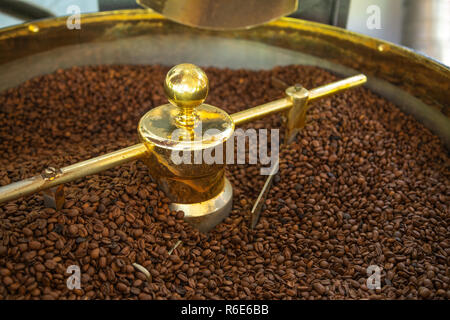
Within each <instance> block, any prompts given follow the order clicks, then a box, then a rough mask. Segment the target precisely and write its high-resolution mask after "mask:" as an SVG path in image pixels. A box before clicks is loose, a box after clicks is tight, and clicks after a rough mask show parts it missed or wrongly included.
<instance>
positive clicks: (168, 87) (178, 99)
mask: <svg viewBox="0 0 450 320" xmlns="http://www.w3.org/2000/svg"><path fill="white" fill-rule="evenodd" d="M208 90H209V83H208V77H207V76H206V74H205V72H204V71H203V70H202V69H200V68H199V67H197V66H195V65H193V64H190V63H183V64H179V65H177V66H175V67H173V68H172V69H170V70H169V72H168V73H167V76H166V80H165V82H164V91H165V92H166V95H167V98H168V99H169V101H170V103H172V104H173V105H174V106H177V107H178V108H179V109H180V115H179V116H178V118H177V122H178V123H179V124H180V125H182V126H193V125H194V124H195V120H196V119H197V114H196V112H195V108H196V107H198V106H199V105H201V104H202V103H203V101H205V99H206V96H207V95H208Z"/></svg>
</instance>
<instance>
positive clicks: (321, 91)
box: [0, 74, 367, 204]
mask: <svg viewBox="0 0 450 320" xmlns="http://www.w3.org/2000/svg"><path fill="white" fill-rule="evenodd" d="M366 81H367V77H366V76H365V75H362V74H360V75H356V76H353V77H349V78H346V79H343V80H340V81H337V82H333V83H330V84H327V85H324V86H321V87H318V88H315V89H312V90H309V95H308V99H307V101H308V103H309V102H312V101H316V100H318V99H320V98H324V97H326V96H329V95H332V94H335V93H338V92H341V91H344V90H347V89H350V88H353V87H357V86H360V85H362V84H364V83H365V82H366ZM292 106H293V101H292V99H290V98H289V97H286V98H283V99H279V100H275V101H272V102H269V103H266V104H263V105H260V106H256V107H253V108H250V109H247V110H243V111H240V112H237V113H234V114H232V115H231V119H232V120H233V121H234V123H235V125H242V124H245V123H247V122H250V121H252V120H256V119H260V118H263V117H265V116H267V115H271V114H274V113H279V112H283V111H288V110H289V109H291V108H292ZM146 154H147V148H146V146H145V145H144V144H143V143H139V144H136V145H134V146H131V147H128V148H124V149H121V150H117V151H114V152H111V153H108V154H105V155H102V156H99V157H96V158H92V159H89V160H86V161H82V162H79V163H76V164H73V165H70V166H67V167H64V168H61V169H53V168H49V169H50V170H46V172H44V173H42V174H40V175H37V176H34V177H32V178H28V179H25V180H22V181H18V182H13V183H11V184H9V185H6V186H3V187H0V204H1V203H3V202H6V201H11V200H15V199H18V198H20V197H24V196H27V195H30V194H33V193H36V192H39V191H43V190H46V189H49V188H52V187H55V186H57V185H60V184H63V183H67V182H71V181H74V180H77V179H79V178H83V177H86V176H88V175H92V174H97V173H99V172H102V171H105V170H108V169H111V168H114V167H116V166H119V165H122V164H124V163H127V162H130V161H133V160H137V159H140V158H143V157H145V156H146Z"/></svg>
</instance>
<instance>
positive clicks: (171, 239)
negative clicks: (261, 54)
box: [0, 66, 450, 299]
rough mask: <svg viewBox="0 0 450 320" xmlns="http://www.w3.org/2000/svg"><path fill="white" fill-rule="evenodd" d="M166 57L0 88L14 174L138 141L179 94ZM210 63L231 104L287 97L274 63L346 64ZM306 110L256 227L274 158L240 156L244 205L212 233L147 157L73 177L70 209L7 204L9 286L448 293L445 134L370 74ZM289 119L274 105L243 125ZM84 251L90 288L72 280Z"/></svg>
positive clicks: (1, 230)
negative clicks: (174, 203) (196, 221)
mask: <svg viewBox="0 0 450 320" xmlns="http://www.w3.org/2000/svg"><path fill="white" fill-rule="evenodd" d="M168 69H169V68H167V67H161V66H95V67H94V66H91V67H74V68H71V69H68V70H58V71H57V72H55V73H53V74H49V75H44V76H41V77H37V78H35V79H31V80H29V81H26V82H25V83H23V84H21V85H20V86H18V87H16V88H12V89H8V90H5V91H3V92H1V93H0V137H1V139H0V185H5V184H8V183H11V182H13V181H17V180H20V179H23V178H27V177H30V176H33V175H35V174H36V173H39V172H42V170H43V168H45V167H48V166H53V167H63V166H66V165H69V164H73V163H76V162H79V161H82V160H86V159H88V158H91V157H94V156H98V155H100V154H104V153H107V152H111V151H114V150H117V149H120V148H124V147H127V146H130V145H132V144H134V143H136V141H137V135H136V127H137V124H138V122H139V119H140V117H141V116H142V115H143V114H144V113H145V112H147V111H148V110H149V109H151V108H153V107H156V106H158V105H161V104H165V103H167V99H166V98H165V97H164V88H163V83H164V77H165V74H166V72H167V71H168ZM205 70H206V73H207V74H208V77H209V80H210V87H211V88H210V93H209V96H208V99H207V103H210V104H212V105H216V106H218V107H221V108H223V109H224V110H225V111H227V112H228V113H230V114H232V113H234V112H237V111H241V110H243V109H245V108H248V107H249V106H255V105H258V104H262V103H266V102H268V101H272V100H275V99H279V98H282V97H284V90H281V89H280V88H278V87H275V86H273V85H272V83H271V81H268V79H271V78H272V77H276V78H278V79H280V80H282V81H283V82H286V83H288V84H295V83H301V84H302V85H304V86H305V87H307V88H314V87H317V86H319V85H322V84H325V83H330V82H332V81H335V80H337V79H338V78H337V77H336V76H335V75H332V74H330V73H328V72H326V71H324V70H321V69H319V68H315V67H306V66H287V67H276V68H274V69H272V70H268V71H249V70H234V71H232V70H228V69H223V70H221V69H215V68H206V69H205ZM149 88H151V90H150V89H149ZM308 114H309V122H308V124H307V125H306V127H305V128H304V129H303V130H302V131H301V132H300V133H299V134H298V136H297V138H296V140H295V141H294V142H293V143H292V144H289V145H284V146H282V147H281V149H280V167H279V171H278V173H277V175H276V176H275V178H274V183H273V186H272V187H271V189H270V192H269V194H268V196H267V199H266V201H265V203H264V208H263V211H262V213H261V217H260V220H259V223H258V224H257V226H256V228H255V229H254V230H252V229H250V228H249V227H248V225H249V223H250V210H251V207H252V205H253V204H254V202H255V200H256V198H257V196H258V194H259V192H260V190H261V188H262V187H263V185H264V182H265V180H266V176H263V175H260V171H259V170H260V168H261V166H260V165H246V164H242V165H241V164H236V165H227V177H228V179H229V180H230V181H231V183H232V184H233V190H234V191H233V192H234V201H233V209H232V212H231V214H230V216H229V217H228V218H227V219H225V220H224V221H223V222H222V223H221V224H219V225H218V226H217V227H215V228H214V229H213V230H212V231H211V232H209V233H208V234H203V233H200V232H198V231H197V230H195V229H193V228H192V227H191V226H190V225H189V224H187V223H186V222H185V221H183V217H184V213H183V212H182V211H178V212H172V211H170V209H169V207H168V204H169V203H170V200H169V199H168V198H167V197H166V196H165V194H164V193H163V192H162V191H161V190H160V189H159V187H158V186H157V185H156V184H155V183H154V182H153V181H152V180H151V177H150V175H149V171H148V168H147V167H146V166H145V165H144V164H143V163H141V162H139V161H136V162H131V163H128V164H125V165H122V166H120V167H117V168H113V169H110V170H107V171H105V172H102V173H101V174H98V175H94V176H89V177H86V178H85V179H80V180H77V181H74V182H71V183H70V184H67V185H66V186H65V192H66V202H65V205H64V208H63V209H62V210H60V211H55V210H53V209H48V208H45V207H44V204H43V200H42V195H39V194H36V195H32V196H30V197H26V198H22V199H19V200H16V201H10V202H7V203H4V204H1V205H0V266H1V268H0V298H3V299H31V298H40V299H117V298H123V299H171V298H173V299H212V298H214V299H216V298H223V299H236V298H240V299H319V298H320V299H360V298H363V299H393V298H395V299H399V298H403V299H449V298H450V288H449V284H450V280H449V277H448V275H447V273H448V266H447V264H448V263H447V255H448V251H449V240H448V228H449V225H448V222H449V220H448V204H449V203H448V199H449V195H450V187H449V186H450V181H449V180H450V179H449V172H450V170H449V168H450V162H449V158H448V153H447V151H446V150H445V148H444V147H443V144H442V142H441V141H440V140H439V139H438V138H437V137H436V136H434V135H432V134H431V133H430V131H429V130H428V129H426V128H424V127H423V126H422V125H421V124H419V123H418V122H417V121H416V120H414V119H413V118H412V117H411V116H409V115H406V114H404V113H402V112H401V111H400V109H399V108H397V107H396V106H395V105H393V104H392V103H390V102H388V101H386V100H385V99H383V98H381V97H379V96H378V95H375V94H373V93H372V92H370V91H369V90H367V89H366V88H357V89H352V90H349V91H347V92H345V93H341V94H338V95H335V96H332V97H328V98H325V99H323V100H321V101H319V102H317V103H313V104H312V105H311V108H310V110H309V111H308ZM280 126H281V121H280V117H279V115H273V116H269V117H266V118H264V119H261V120H257V121H253V122H251V123H249V124H247V125H245V126H243V129H248V128H254V129H256V130H257V129H262V128H267V129H271V128H280ZM283 135H284V133H283V132H282V131H281V138H283ZM269 140H270V139H269ZM248 147H249V148H255V147H257V146H256V145H252V146H248ZM246 156H248V150H247V154H246ZM178 241H180V244H179V245H178V246H177V248H176V249H175V250H173V251H170V250H171V249H172V248H173V247H174V246H175V244H176V243H178ZM169 252H171V254H170V255H169ZM133 263H137V264H139V265H141V266H142V267H144V268H145V269H147V270H148V275H150V276H147V275H146V274H144V273H143V272H141V271H138V270H137V269H136V268H134V267H133V266H132V264H133ZM71 265H77V266H79V267H80V269H81V270H80V272H81V275H82V284H81V290H67V289H66V288H67V285H66V281H67V279H68V277H69V276H70V274H69V273H66V270H67V267H68V266H71ZM369 265H377V266H379V267H380V268H382V271H381V272H382V275H385V276H383V277H382V282H381V285H382V288H381V290H373V289H369V288H367V278H368V274H367V268H368V267H369Z"/></svg>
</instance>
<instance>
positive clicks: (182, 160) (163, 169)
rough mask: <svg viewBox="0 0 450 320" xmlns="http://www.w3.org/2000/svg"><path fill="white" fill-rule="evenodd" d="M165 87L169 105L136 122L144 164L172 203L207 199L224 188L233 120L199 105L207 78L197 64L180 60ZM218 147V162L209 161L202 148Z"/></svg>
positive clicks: (217, 110) (218, 110)
mask: <svg viewBox="0 0 450 320" xmlns="http://www.w3.org/2000/svg"><path fill="white" fill-rule="evenodd" d="M164 89H165V92H166V95H167V98H168V100H169V101H170V103H171V104H165V105H162V106H159V107H157V108H153V109H152V110H150V111H149V112H147V113H146V114H145V115H144V116H143V117H142V118H141V120H140V121H139V125H138V133H139V137H140V139H141V141H142V142H143V143H144V144H145V145H146V147H147V148H148V151H149V156H148V157H147V158H146V159H145V160H144V162H145V163H146V164H147V166H148V168H149V171H150V174H151V176H152V177H153V179H155V180H156V181H157V182H158V184H159V186H160V187H161V188H162V189H163V190H164V192H165V193H166V195H167V196H168V197H169V199H170V200H171V201H173V202H176V203H197V202H202V201H206V200H208V199H211V198H213V197H215V196H217V195H218V194H219V193H220V192H221V191H222V190H223V187H224V178H225V159H226V158H225V150H226V148H225V147H224V144H225V142H226V141H227V140H228V139H229V138H230V137H231V136H232V134H233V132H234V123H233V121H232V120H231V118H230V116H229V115H228V114H227V113H226V112H225V111H223V110H221V109H219V108H216V107H213V106H211V105H208V104H204V103H203V101H205V99H206V96H207V94H208V78H207V77H206V74H205V73H204V72H203V70H201V69H200V68H199V67H197V66H195V65H192V64H187V63H183V64H179V65H177V66H175V67H173V68H172V69H170V70H169V72H168V73H167V75H166V79H165V82H164ZM220 148H221V153H222V161H221V162H220V161H219V162H220V164H217V163H207V161H206V159H205V158H204V154H205V152H208V151H209V152H210V153H209V154H211V151H212V150H215V151H216V152H220ZM174 155H175V156H178V158H176V159H175V160H174V158H173V156H174Z"/></svg>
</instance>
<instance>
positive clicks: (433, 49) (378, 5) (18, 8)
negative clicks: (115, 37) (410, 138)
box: [0, 0, 450, 66]
mask: <svg viewBox="0 0 450 320" xmlns="http://www.w3.org/2000/svg"><path fill="white" fill-rule="evenodd" d="M73 5H76V6H78V8H79V9H80V11H81V13H86V12H97V11H109V10H118V9H127V8H139V6H138V5H137V4H136V2H135V0H0V28H4V27H7V26H11V25H15V24H19V23H22V22H25V21H30V20H35V19H41V18H45V17H50V16H65V15H69V14H70V11H68V8H69V7H70V6H73ZM291 16H292V17H295V18H300V19H306V20H311V21H316V22H321V23H325V24H329V25H335V26H339V27H341V28H346V29H348V30H351V31H355V32H359V33H362V34H366V35H369V36H372V37H375V38H379V39H383V40H386V41H390V42H393V43H396V44H400V45H404V46H407V47H410V48H413V49H415V50H417V51H419V52H422V53H424V54H426V55H428V56H430V57H433V58H434V59H436V60H438V61H440V62H441V63H443V64H446V65H449V66H450V0H299V5H298V10H297V12H295V13H293V14H292V15H291Z"/></svg>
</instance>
